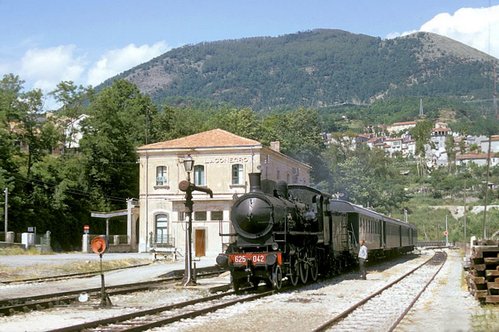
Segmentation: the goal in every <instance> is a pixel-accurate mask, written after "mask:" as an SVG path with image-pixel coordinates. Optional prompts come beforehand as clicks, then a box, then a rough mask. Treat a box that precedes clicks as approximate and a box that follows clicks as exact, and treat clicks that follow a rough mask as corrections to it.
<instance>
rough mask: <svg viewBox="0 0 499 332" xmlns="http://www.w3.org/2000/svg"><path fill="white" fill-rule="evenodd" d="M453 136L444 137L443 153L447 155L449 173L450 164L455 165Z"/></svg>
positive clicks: (450, 169)
mask: <svg viewBox="0 0 499 332" xmlns="http://www.w3.org/2000/svg"><path fill="white" fill-rule="evenodd" d="M454 145H455V142H454V136H452V135H448V136H446V137H445V152H446V153H447V165H448V171H449V173H450V172H451V171H452V164H455V163H456V150H455V149H454Z"/></svg>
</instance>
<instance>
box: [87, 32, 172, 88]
mask: <svg viewBox="0 0 499 332" xmlns="http://www.w3.org/2000/svg"><path fill="white" fill-rule="evenodd" d="M168 50H169V47H168V46H167V44H166V43H165V42H164V41H160V42H157V43H155V44H153V45H151V46H149V45H147V44H146V45H141V46H135V44H129V45H127V46H126V47H124V48H121V49H115V50H110V51H107V52H106V53H105V54H104V55H102V57H101V58H100V59H99V61H97V63H95V64H94V65H93V66H92V67H91V69H90V70H89V71H88V79H87V83H88V84H91V85H97V84H99V83H102V82H103V81H104V80H106V79H108V78H110V77H112V76H114V75H117V74H119V73H121V72H123V71H125V70H128V69H130V68H132V67H134V66H137V65H139V64H141V63H144V62H147V61H149V60H151V59H153V58H155V57H157V56H159V55H161V54H163V53H165V52H166V51H168Z"/></svg>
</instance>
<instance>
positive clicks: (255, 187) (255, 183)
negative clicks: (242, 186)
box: [248, 173, 262, 193]
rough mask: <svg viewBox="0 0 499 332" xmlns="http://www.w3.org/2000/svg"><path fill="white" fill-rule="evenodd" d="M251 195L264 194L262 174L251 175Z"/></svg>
mask: <svg viewBox="0 0 499 332" xmlns="http://www.w3.org/2000/svg"><path fill="white" fill-rule="evenodd" d="M248 175H249V182H250V193H253V192H262V181H261V173H249V174H248Z"/></svg>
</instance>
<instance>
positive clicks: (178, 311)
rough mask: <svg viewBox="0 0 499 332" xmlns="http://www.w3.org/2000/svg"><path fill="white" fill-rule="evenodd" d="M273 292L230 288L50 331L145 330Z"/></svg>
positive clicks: (252, 299) (255, 298)
mask: <svg viewBox="0 0 499 332" xmlns="http://www.w3.org/2000/svg"><path fill="white" fill-rule="evenodd" d="M274 293H275V291H266V292H261V293H257V294H247V295H236V293H235V292H233V291H231V292H226V293H222V294H216V295H212V296H208V297H204V298H200V299H194V300H189V301H185V302H180V303H175V304H171V305H167V306H162V307H157V308H153V309H147V310H141V311H137V312H133V313H128V314H125V315H121V316H115V317H111V318H106V319H101V320H96V321H92V322H87V323H83V324H78V325H73V326H68V327H64V328H60V329H55V330H52V331H51V332H72V331H85V332H91V331H145V330H148V329H151V328H155V327H160V326H165V325H167V324H172V323H175V322H178V321H180V320H183V319H188V318H194V317H197V316H201V315H206V314H208V313H210V312H214V311H216V310H219V309H222V308H226V307H230V306H233V305H236V304H239V303H243V302H249V301H254V300H257V299H260V298H262V297H265V296H270V295H272V294H274Z"/></svg>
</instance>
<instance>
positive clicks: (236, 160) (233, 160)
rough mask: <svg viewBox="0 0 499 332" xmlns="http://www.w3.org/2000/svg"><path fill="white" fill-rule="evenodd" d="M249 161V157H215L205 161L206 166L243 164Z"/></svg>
mask: <svg viewBox="0 0 499 332" xmlns="http://www.w3.org/2000/svg"><path fill="white" fill-rule="evenodd" d="M249 161H250V157H216V158H213V159H208V160H206V162H205V163H206V164H244V163H248V162H249Z"/></svg>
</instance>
